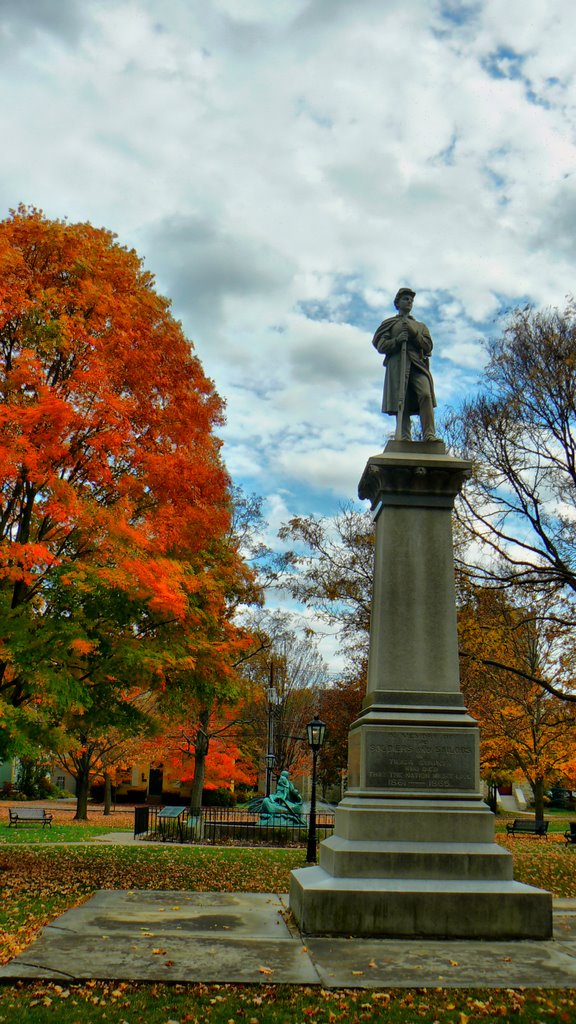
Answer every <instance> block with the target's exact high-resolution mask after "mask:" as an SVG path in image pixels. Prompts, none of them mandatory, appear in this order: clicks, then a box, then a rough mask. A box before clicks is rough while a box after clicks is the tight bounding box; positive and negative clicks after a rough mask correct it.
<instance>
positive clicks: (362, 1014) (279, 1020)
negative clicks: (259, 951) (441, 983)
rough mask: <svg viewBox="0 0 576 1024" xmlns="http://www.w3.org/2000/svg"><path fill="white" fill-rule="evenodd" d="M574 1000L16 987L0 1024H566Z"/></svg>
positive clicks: (448, 993)
mask: <svg viewBox="0 0 576 1024" xmlns="http://www.w3.org/2000/svg"><path fill="white" fill-rule="evenodd" d="M575 1017H576V993H575V992H573V991H561V992H558V991H557V990H556V991H554V990H553V991H542V990H539V991H537V990H533V991H525V992H515V991H513V990H510V989H508V990H505V991H491V992H486V991H485V990H475V989H474V990H458V991H454V990H451V989H446V990H438V989H435V990H430V991H426V990H422V989H420V990H400V989H398V990H392V991H390V990H387V991H383V990H377V991H366V990H362V989H356V990H343V991H330V992H328V991H325V990H324V989H321V988H320V987H318V988H316V987H314V988H312V987H306V988H302V987H298V986H287V985H278V986H272V985H262V986H248V985H244V986H240V985H172V986H169V985H157V984H153V985H134V984H124V983H121V984H116V983H110V982H109V983H105V982H104V983H101V982H97V983H96V982H89V983H88V984H86V983H84V984H82V985H55V984H39V983H34V984H23V985H19V986H10V987H9V988H6V989H4V990H3V991H2V990H0V1021H4V1022H6V1024H8V1022H16V1021H18V1022H24V1021H25V1022H26V1024H28V1022H33V1024H55V1022H58V1024H95V1022H99V1021H104V1022H106V1024H185V1022H186V1024H204V1022H206V1024H208V1022H209V1024H241V1022H243V1024H286V1022H294V1024H302V1022H308V1024H339V1022H343V1024H344V1022H345V1024H359V1022H361V1021H380V1022H381V1021H386V1022H387V1024H414V1022H416V1021H422V1022H430V1024H432V1022H439V1024H472V1022H475V1021H482V1022H483V1024H487V1022H488V1024H490V1022H491V1021H492V1022H494V1021H503V1022H506V1021H510V1020H514V1021H519V1022H533V1024H536V1022H542V1021H548V1020H550V1021H551V1020H565V1021H573V1020H574V1019H575Z"/></svg>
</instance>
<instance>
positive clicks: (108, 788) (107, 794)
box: [104, 772, 112, 815]
mask: <svg viewBox="0 0 576 1024" xmlns="http://www.w3.org/2000/svg"><path fill="white" fill-rule="evenodd" d="M111 810H112V779H111V778H110V776H109V774H108V772H104V814H106V815H108V814H110V813H111Z"/></svg>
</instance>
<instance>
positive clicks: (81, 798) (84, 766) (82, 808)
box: [74, 751, 90, 821]
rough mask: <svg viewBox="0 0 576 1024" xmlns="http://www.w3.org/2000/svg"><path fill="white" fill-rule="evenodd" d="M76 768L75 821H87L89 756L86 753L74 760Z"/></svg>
mask: <svg viewBox="0 0 576 1024" xmlns="http://www.w3.org/2000/svg"><path fill="white" fill-rule="evenodd" d="M74 764H75V767H76V814H75V815H74V820H75V821H88V793H89V790H90V755H89V753H88V752H87V751H86V752H85V753H83V754H81V755H80V756H79V757H75V758H74Z"/></svg>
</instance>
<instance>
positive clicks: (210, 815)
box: [134, 806, 334, 846]
mask: <svg viewBox="0 0 576 1024" xmlns="http://www.w3.org/2000/svg"><path fill="white" fill-rule="evenodd" d="M302 817H303V820H302V822H301V823H297V822H294V823H292V822H286V821H284V820H283V819H281V818H277V819H275V818H272V819H270V820H268V821H266V822H261V821H260V820H259V817H258V814H257V813H251V812H250V811H240V810H236V809H235V808H228V807H203V808H202V809H201V810H200V811H199V812H196V813H194V812H192V811H190V810H189V808H187V807H148V806H146V807H135V808H134V836H135V837H136V838H139V839H143V840H149V841H153V842H179V843H206V844H208V845H214V846H220V845H238V846H243V845H246V846H306V843H307V841H308V828H309V824H310V815H303V816H302ZM333 831H334V814H333V813H331V812H328V811H326V812H325V811H317V812H316V833H317V839H318V840H322V839H325V838H326V836H329V835H332V832H333Z"/></svg>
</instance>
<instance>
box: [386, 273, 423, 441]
mask: <svg viewBox="0 0 576 1024" xmlns="http://www.w3.org/2000/svg"><path fill="white" fill-rule="evenodd" d="M415 295H416V292H414V291H412V289H411V288H400V289H399V290H398V292H397V293H396V296H395V298H394V305H395V307H396V309H397V310H398V312H397V314H396V316H391V317H388V319H387V320H383V321H382V323H381V324H380V327H379V328H378V330H377V331H376V334H375V335H374V337H373V339H372V344H373V345H374V347H375V348H377V349H378V351H379V352H381V353H383V355H384V366H385V367H386V376H385V378H384V397H383V399H382V412H385V413H388V415H390V416H396V435H395V436H396V439H397V440H402V441H411V440H412V424H411V420H410V417H411V416H413V415H419V416H420V423H421V425H422V436H423V438H424V440H425V441H436V440H437V438H436V427H435V424H434V407H435V405H436V397H435V395H434V381H433V380H432V375H431V373H430V368H429V356H430V353H431V351H432V338H431V337H430V332H429V330H428V328H427V327H426V324H423V323H420V322H419V321H418V320H415V319H414V317H413V316H412V315H411V310H412V305H413V302H414V296H415Z"/></svg>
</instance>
